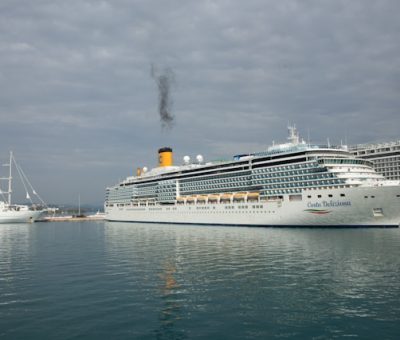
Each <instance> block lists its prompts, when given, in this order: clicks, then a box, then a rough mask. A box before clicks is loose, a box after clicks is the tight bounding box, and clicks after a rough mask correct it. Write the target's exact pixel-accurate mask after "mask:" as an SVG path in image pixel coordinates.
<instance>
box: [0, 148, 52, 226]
mask: <svg viewBox="0 0 400 340" xmlns="http://www.w3.org/2000/svg"><path fill="white" fill-rule="evenodd" d="M13 165H14V166H15V168H16V169H17V172H18V174H19V176H20V178H21V182H22V184H23V186H24V188H25V191H26V198H27V199H28V200H29V201H30V202H31V205H24V204H12V202H11V194H12V179H13V178H12V168H13ZM4 166H6V167H9V176H8V177H1V178H0V180H1V181H7V182H8V188H7V191H3V190H2V189H1V186H0V223H27V222H35V220H37V219H38V218H39V217H40V216H41V215H42V214H43V213H44V212H45V211H46V210H47V209H45V208H44V207H46V204H45V203H44V201H43V200H42V199H41V198H40V196H39V195H38V194H37V193H36V191H35V190H34V189H33V187H32V185H31V184H30V182H29V180H28V178H27V177H26V175H25V173H24V172H23V170H22V168H21V167H20V166H19V165H18V164H17V162H16V161H15V159H14V156H13V153H12V151H11V152H10V161H9V163H8V164H4ZM28 188H29V189H30V190H31V192H32V194H33V195H35V196H36V197H37V198H38V199H39V201H40V202H41V205H38V206H35V205H34V204H33V201H32V199H31V197H30V195H29V191H28ZM1 199H2V200H1Z"/></svg>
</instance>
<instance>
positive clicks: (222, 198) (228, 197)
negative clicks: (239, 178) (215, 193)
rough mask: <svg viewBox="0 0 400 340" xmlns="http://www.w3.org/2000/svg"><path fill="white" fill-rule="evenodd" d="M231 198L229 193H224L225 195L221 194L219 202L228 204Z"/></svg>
mask: <svg viewBox="0 0 400 340" xmlns="http://www.w3.org/2000/svg"><path fill="white" fill-rule="evenodd" d="M231 198H232V194H231V193H226V194H222V195H221V198H220V201H221V202H230V201H231Z"/></svg>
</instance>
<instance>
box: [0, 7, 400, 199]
mask: <svg viewBox="0 0 400 340" xmlns="http://www.w3.org/2000/svg"><path fill="white" fill-rule="evenodd" d="M399 10H400V2H398V1H396V0H382V1H373V0H354V1H344V0H338V1H330V0H329V1H328V0H319V1H316V0H299V1H295V0H293V1H272V0H271V1H265V0H263V1H261V0H255V1H251V2H242V1H229V0H226V1H212V0H206V1H185V2H182V1H178V0H172V1H168V2H166V1H156V0H146V1H135V2H131V1H126V0H113V1H106V0H103V1H98V0H96V1H95V0H92V1H90V0H86V1H81V0H71V1H67V2H61V1H49V0H38V1H34V2H32V1H13V0H3V1H2V2H1V4H0V19H1V20H0V33H1V34H0V37H1V38H0V117H1V121H2V124H1V127H0V143H1V144H0V145H2V152H1V153H2V154H4V156H5V157H6V155H7V151H8V149H10V148H13V149H14V151H15V153H16V156H17V157H18V159H20V161H23V160H24V159H25V160H26V165H25V166H24V168H25V171H26V172H28V173H29V168H31V169H32V170H33V172H34V173H35V174H34V178H32V181H33V182H34V183H35V181H36V182H39V183H40V187H41V188H40V187H39V188H38V190H39V191H44V192H43V193H42V196H43V197H44V198H48V200H49V201H57V202H63V201H71V200H73V199H74V198H75V197H76V196H77V193H78V192H81V195H82V199H83V200H87V201H89V202H91V201H97V202H101V201H102V200H103V192H104V186H106V185H109V184H112V183H114V182H116V181H117V180H118V179H119V178H122V177H124V176H125V175H127V174H129V173H132V169H134V168H135V167H136V166H141V165H146V166H149V167H151V166H153V165H155V164H156V150H157V149H158V147H160V146H165V145H168V146H172V147H173V148H174V149H175V151H176V157H175V159H176V160H177V162H179V158H180V157H181V156H183V155H184V154H190V155H195V154H198V153H202V154H204V156H205V157H206V158H207V159H210V158H211V159H212V158H220V157H223V156H224V157H225V156H229V155H230V154H231V153H235V152H236V150H237V151H240V152H244V151H253V150H254V149H259V148H263V147H265V146H267V145H268V144H270V143H271V142H272V140H274V141H275V142H277V141H280V140H285V139H286V124H287V122H288V121H291V122H295V123H297V125H298V127H299V129H300V131H301V132H303V134H304V135H306V134H307V131H308V130H309V131H310V136H311V139H312V140H314V141H325V140H326V137H329V138H330V140H331V141H332V142H338V141H340V140H341V139H342V140H345V139H347V140H348V141H349V142H350V143H362V142H371V141H382V140H391V139H398V138H399V131H398V126H399V123H400V115H399V114H398V107H399V106H400V105H399V104H400V103H399V102H400V96H399V95H398V93H399V90H400V74H399V73H400V71H399V70H400V60H399V58H398V55H399V52H400V51H399V49H400V47H399V38H398V32H399V31H400V21H399V20H398V18H397V13H399ZM150 62H153V63H154V64H156V65H168V66H169V67H170V68H171V69H173V70H174V72H175V74H176V75H177V77H178V78H179V86H177V87H176V88H175V89H174V111H173V114H174V115H175V116H176V117H179V119H177V121H176V124H175V127H174V129H172V130H171V131H170V132H169V133H160V129H159V119H158V117H157V115H156V114H155V112H154V108H155V107H157V105H158V102H157V98H156V95H155V92H154V80H153V79H152V78H151V77H149V63H150ZM160 70H162V69H160ZM160 74H162V72H160V73H159V75H160ZM167 112H168V113H171V112H170V111H168V110H167ZM0 156H1V155H0ZM39 169H40V170H39ZM55 187H57V188H58V189H57V190H54V188H55Z"/></svg>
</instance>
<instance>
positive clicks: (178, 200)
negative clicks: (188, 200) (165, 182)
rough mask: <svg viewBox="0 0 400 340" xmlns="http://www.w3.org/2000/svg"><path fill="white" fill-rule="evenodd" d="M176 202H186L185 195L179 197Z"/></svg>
mask: <svg viewBox="0 0 400 340" xmlns="http://www.w3.org/2000/svg"><path fill="white" fill-rule="evenodd" d="M176 203H178V204H184V203H185V199H184V198H183V197H178V198H177V199H176Z"/></svg>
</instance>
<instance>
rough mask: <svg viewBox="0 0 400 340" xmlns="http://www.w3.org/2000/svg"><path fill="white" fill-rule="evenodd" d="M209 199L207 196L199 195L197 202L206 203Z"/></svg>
mask: <svg viewBox="0 0 400 340" xmlns="http://www.w3.org/2000/svg"><path fill="white" fill-rule="evenodd" d="M206 201H207V196H198V197H197V203H205V202H206Z"/></svg>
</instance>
